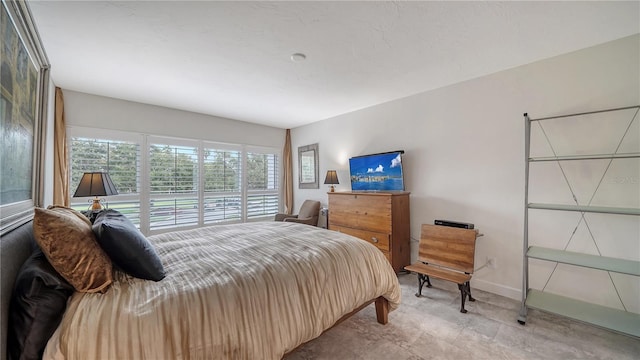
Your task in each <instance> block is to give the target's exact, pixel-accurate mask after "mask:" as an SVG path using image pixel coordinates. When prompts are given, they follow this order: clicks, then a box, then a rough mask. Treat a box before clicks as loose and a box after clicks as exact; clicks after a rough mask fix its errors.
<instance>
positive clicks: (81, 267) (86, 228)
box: [33, 206, 113, 293]
mask: <svg viewBox="0 0 640 360" xmlns="http://www.w3.org/2000/svg"><path fill="white" fill-rule="evenodd" d="M33 235H34V237H35V239H36V242H37V243H38V245H39V246H40V248H41V249H42V252H43V253H44V254H45V256H46V257H47V259H48V260H49V263H51V266H53V268H54V269H56V271H57V272H58V273H60V275H62V277H64V278H65V279H66V280H67V281H68V282H69V283H70V284H71V285H73V287H74V288H75V289H76V290H77V291H80V292H88V293H91V292H105V291H106V290H107V288H108V287H109V285H110V284H111V283H112V282H113V274H112V266H111V260H110V259H109V257H108V256H107V255H106V254H105V252H104V251H103V250H102V248H100V245H98V243H97V241H96V238H95V236H94V235H93V231H91V222H90V221H89V219H87V217H86V216H84V215H82V214H81V213H79V212H77V211H75V210H73V209H70V208H66V207H62V206H49V208H48V209H41V208H36V209H35V216H34V218H33Z"/></svg>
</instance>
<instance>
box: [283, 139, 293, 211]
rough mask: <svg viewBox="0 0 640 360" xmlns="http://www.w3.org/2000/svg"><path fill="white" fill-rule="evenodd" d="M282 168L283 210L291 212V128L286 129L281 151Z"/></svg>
mask: <svg viewBox="0 0 640 360" xmlns="http://www.w3.org/2000/svg"><path fill="white" fill-rule="evenodd" d="M282 157H283V158H284V160H283V168H284V184H283V188H284V212H285V213H286V214H292V213H293V160H292V159H291V129H287V133H286V135H285V139H284V150H283V152H282Z"/></svg>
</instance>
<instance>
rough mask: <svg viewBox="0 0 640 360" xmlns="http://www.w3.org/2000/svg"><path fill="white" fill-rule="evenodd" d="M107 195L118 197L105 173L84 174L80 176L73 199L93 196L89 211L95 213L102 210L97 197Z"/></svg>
mask: <svg viewBox="0 0 640 360" xmlns="http://www.w3.org/2000/svg"><path fill="white" fill-rule="evenodd" d="M109 195H118V190H116V187H115V185H113V181H111V177H109V174H108V173H106V172H86V173H84V174H83V175H82V178H81V179H80V184H78V188H77V189H76V192H75V193H74V194H73V197H85V196H95V198H94V199H93V205H91V210H92V211H94V212H95V211H100V210H102V205H101V204H100V199H99V198H98V196H109Z"/></svg>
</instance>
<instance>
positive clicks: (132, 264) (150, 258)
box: [92, 209, 165, 281]
mask: <svg viewBox="0 0 640 360" xmlns="http://www.w3.org/2000/svg"><path fill="white" fill-rule="evenodd" d="M92 228H93V232H94V233H95V234H96V238H97V239H98V244H100V247H102V249H103V250H104V251H105V252H106V253H107V255H109V257H110V258H111V261H112V262H113V264H114V265H115V266H117V267H118V268H120V269H121V270H122V271H124V272H126V273H127V274H129V275H131V276H134V277H137V278H140V279H145V280H153V281H160V280H162V279H163V278H164V277H165V271H164V267H163V266H162V261H161V260H160V258H159V257H158V254H157V253H156V250H155V248H154V247H153V245H152V244H151V243H150V242H149V240H147V238H146V237H145V236H144V235H143V234H142V233H141V232H140V230H138V229H136V227H135V225H133V223H132V222H131V220H129V219H127V217H126V216H124V215H122V214H121V213H120V212H118V211H117V210H113V209H108V210H103V211H101V212H100V213H98V215H97V216H96V218H95V220H94V222H93V227H92Z"/></svg>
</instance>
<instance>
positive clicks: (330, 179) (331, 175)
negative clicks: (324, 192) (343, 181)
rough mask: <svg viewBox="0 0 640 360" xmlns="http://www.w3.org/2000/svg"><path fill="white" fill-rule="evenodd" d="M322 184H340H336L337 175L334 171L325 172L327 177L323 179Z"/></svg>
mask: <svg viewBox="0 0 640 360" xmlns="http://www.w3.org/2000/svg"><path fill="white" fill-rule="evenodd" d="M324 183H325V184H331V185H333V184H340V183H339V182H338V173H336V171H335V170H328V171H327V176H326V177H325V178H324Z"/></svg>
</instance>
